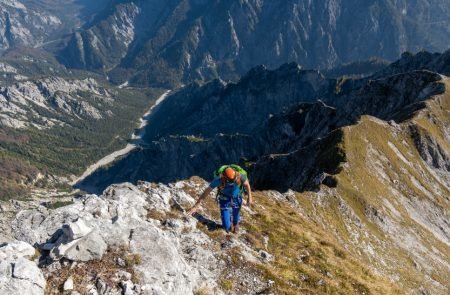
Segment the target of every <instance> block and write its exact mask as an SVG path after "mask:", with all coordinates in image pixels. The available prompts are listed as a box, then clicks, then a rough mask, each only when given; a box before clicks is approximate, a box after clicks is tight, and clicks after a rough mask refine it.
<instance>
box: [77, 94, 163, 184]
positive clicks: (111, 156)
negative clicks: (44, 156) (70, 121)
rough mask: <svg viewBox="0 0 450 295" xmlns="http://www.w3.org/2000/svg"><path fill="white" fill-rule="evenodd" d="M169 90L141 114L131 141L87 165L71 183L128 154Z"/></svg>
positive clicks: (134, 146) (139, 139)
mask: <svg viewBox="0 0 450 295" xmlns="http://www.w3.org/2000/svg"><path fill="white" fill-rule="evenodd" d="M169 93H170V90H168V91H166V92H164V94H163V95H161V96H160V97H159V98H158V99H157V100H156V102H155V104H154V105H153V106H152V107H151V108H150V109H149V110H148V111H147V112H146V113H145V114H144V115H143V116H142V118H141V119H140V122H141V123H140V125H139V132H138V134H132V136H131V139H132V141H133V143H129V144H127V145H126V146H125V147H124V148H123V149H121V150H118V151H115V152H113V153H111V154H109V155H107V156H105V157H104V158H103V159H101V160H100V161H98V162H97V163H95V164H92V165H91V166H89V167H88V168H87V169H86V171H85V172H84V173H83V175H81V176H80V177H79V178H77V179H76V180H74V181H73V182H72V183H71V185H75V184H77V183H79V182H82V181H83V180H84V179H85V178H86V177H88V176H89V175H91V174H92V173H93V172H94V171H95V170H97V169H98V168H100V167H102V166H105V165H108V164H110V163H112V162H114V161H115V160H116V159H117V158H118V157H121V156H124V155H126V154H128V153H129V152H131V151H132V150H133V149H134V148H136V147H137V146H138V145H139V144H141V143H142V138H143V137H144V135H145V127H146V126H147V124H148V119H149V117H150V115H151V113H152V111H153V110H154V109H155V108H156V107H157V106H158V105H159V104H160V103H161V102H163V101H164V99H166V98H167V96H168V95H169Z"/></svg>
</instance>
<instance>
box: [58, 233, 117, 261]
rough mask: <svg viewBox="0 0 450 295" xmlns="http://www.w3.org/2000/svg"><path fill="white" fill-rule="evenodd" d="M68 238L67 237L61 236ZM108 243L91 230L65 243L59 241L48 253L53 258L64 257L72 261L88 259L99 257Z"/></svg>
mask: <svg viewBox="0 0 450 295" xmlns="http://www.w3.org/2000/svg"><path fill="white" fill-rule="evenodd" d="M64 238H68V237H63V238H62V239H64ZM107 248H108V245H107V244H106V243H105V241H103V238H102V236H101V235H100V234H99V233H98V232H97V231H93V232H91V233H89V234H88V235H87V236H84V237H82V238H79V239H77V240H73V241H70V242H66V243H61V244H59V245H58V246H57V247H55V248H54V249H53V250H52V251H51V254H50V257H52V258H53V259H60V258H62V257H65V258H67V259H69V260H72V261H90V260H96V259H101V258H102V257H103V254H104V253H105V252H106V249H107Z"/></svg>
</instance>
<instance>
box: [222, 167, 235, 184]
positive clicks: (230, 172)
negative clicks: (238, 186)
mask: <svg viewBox="0 0 450 295" xmlns="http://www.w3.org/2000/svg"><path fill="white" fill-rule="evenodd" d="M223 176H225V179H226V180H227V181H228V182H234V181H235V180H236V171H234V169H233V168H231V167H227V168H226V169H225V170H224V171H223Z"/></svg>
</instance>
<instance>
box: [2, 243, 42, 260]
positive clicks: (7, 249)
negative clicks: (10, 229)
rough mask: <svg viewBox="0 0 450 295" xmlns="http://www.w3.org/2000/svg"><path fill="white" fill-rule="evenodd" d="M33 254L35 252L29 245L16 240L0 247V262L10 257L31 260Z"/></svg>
mask: <svg viewBox="0 0 450 295" xmlns="http://www.w3.org/2000/svg"><path fill="white" fill-rule="evenodd" d="M35 252H36V250H35V249H34V248H33V247H32V246H31V245H30V244H28V243H26V242H22V241H17V240H16V241H13V242H11V243H8V244H6V245H5V246H2V247H0V260H1V259H6V258H7V257H12V256H14V257H25V258H31V257H33V256H34V254H35Z"/></svg>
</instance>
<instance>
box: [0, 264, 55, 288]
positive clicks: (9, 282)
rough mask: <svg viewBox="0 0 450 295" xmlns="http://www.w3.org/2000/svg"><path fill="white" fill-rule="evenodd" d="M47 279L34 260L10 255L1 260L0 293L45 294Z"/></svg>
mask: <svg viewBox="0 0 450 295" xmlns="http://www.w3.org/2000/svg"><path fill="white" fill-rule="evenodd" d="M45 285H46V281H45V278H44V275H43V274H42V271H41V270H40V269H39V268H38V267H37V265H36V264H35V263H34V262H31V261H29V260H27V259H25V258H23V257H18V258H12V257H8V258H6V259H3V260H2V261H1V262H0V294H12V295H23V294H30V295H43V294H44V289H45Z"/></svg>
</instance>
